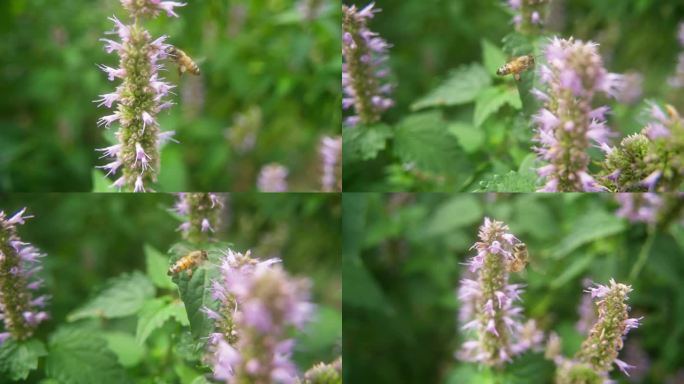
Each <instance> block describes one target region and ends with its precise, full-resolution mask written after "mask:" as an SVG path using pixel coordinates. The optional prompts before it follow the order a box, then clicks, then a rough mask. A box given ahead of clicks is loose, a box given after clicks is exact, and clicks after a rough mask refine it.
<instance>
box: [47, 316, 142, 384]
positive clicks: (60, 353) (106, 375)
mask: <svg viewBox="0 0 684 384" xmlns="http://www.w3.org/2000/svg"><path fill="white" fill-rule="evenodd" d="M49 352H50V353H49V354H48V356H47V361H46V364H45V372H46V373H47V375H48V376H50V377H51V378H54V379H57V380H59V381H60V382H61V383H64V384H92V383H98V384H109V383H112V384H119V383H128V382H130V381H129V379H128V377H127V376H126V371H125V370H124V368H123V367H122V366H121V364H120V363H119V362H118V360H117V357H116V355H115V354H114V353H113V352H112V351H111V350H109V348H108V347H107V342H106V341H105V340H104V339H102V337H100V334H99V333H98V332H97V331H95V330H86V329H82V328H76V327H68V328H60V329H58V330H57V332H55V333H54V334H53V335H52V337H50V343H49Z"/></svg>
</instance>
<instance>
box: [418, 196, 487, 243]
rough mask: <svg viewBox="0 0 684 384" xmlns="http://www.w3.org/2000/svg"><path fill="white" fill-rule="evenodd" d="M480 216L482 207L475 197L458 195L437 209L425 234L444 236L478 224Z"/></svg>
mask: <svg viewBox="0 0 684 384" xmlns="http://www.w3.org/2000/svg"><path fill="white" fill-rule="evenodd" d="M482 214H483V212H482V207H481V205H480V202H479V200H478V199H477V198H475V196H473V195H471V194H459V195H456V196H455V197H452V198H451V199H449V200H447V201H446V202H445V203H443V204H442V205H440V206H439V207H437V209H436V210H435V213H434V215H433V216H432V218H431V219H430V221H429V222H428V223H427V225H426V228H425V232H426V234H428V235H432V236H434V235H441V234H446V233H449V232H451V231H454V230H456V229H458V228H461V227H465V226H467V225H470V224H474V223H476V222H478V221H479V220H480V219H482Z"/></svg>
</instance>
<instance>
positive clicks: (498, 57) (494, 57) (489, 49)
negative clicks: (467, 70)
mask: <svg viewBox="0 0 684 384" xmlns="http://www.w3.org/2000/svg"><path fill="white" fill-rule="evenodd" d="M481 45H482V62H483V64H484V67H485V69H486V70H487V72H488V73H489V74H491V75H492V76H494V74H495V73H496V70H497V69H499V67H501V66H502V65H504V64H505V63H506V61H508V60H507V59H506V54H505V53H503V51H502V50H501V48H499V47H497V46H496V45H494V44H492V43H490V42H489V40H487V39H482V41H481Z"/></svg>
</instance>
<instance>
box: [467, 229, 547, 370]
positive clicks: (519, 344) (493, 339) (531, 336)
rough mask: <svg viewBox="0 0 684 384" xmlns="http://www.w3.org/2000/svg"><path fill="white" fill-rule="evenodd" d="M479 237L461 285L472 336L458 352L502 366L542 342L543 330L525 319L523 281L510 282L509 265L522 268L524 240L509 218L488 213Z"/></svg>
mask: <svg viewBox="0 0 684 384" xmlns="http://www.w3.org/2000/svg"><path fill="white" fill-rule="evenodd" d="M479 237H480V241H479V242H477V243H475V245H474V246H473V248H475V249H476V251H477V254H476V255H475V256H473V257H472V258H471V259H470V260H469V261H468V263H467V264H468V265H469V266H470V268H469V272H468V273H469V274H468V275H467V278H464V279H463V280H461V287H460V288H459V289H458V299H459V301H460V302H461V310H460V312H459V321H460V322H461V324H463V326H462V328H463V329H464V330H469V333H470V336H471V337H470V338H469V340H468V341H466V342H465V343H464V344H463V346H462V348H461V349H460V350H459V351H457V352H456V357H457V358H459V359H461V360H464V361H472V362H479V363H481V364H485V365H488V366H501V365H503V364H504V363H506V362H508V361H510V360H511V358H512V357H513V356H515V355H518V354H520V353H523V352H525V351H526V350H528V349H531V348H537V347H538V346H539V345H540V344H541V342H542V340H543V333H541V332H540V331H539V330H538V329H537V327H536V324H535V322H534V321H529V322H527V323H526V324H524V325H523V323H522V320H523V319H522V315H521V313H522V309H521V308H520V307H518V306H516V305H515V303H516V302H517V301H519V300H520V294H521V292H522V289H521V288H522V287H521V286H520V285H516V284H509V283H508V277H509V271H513V270H516V271H519V270H520V269H519V268H518V267H519V265H518V264H517V263H518V261H519V260H520V259H519V257H518V256H520V255H519V252H520V250H522V249H524V247H525V244H524V243H522V242H521V241H520V240H518V238H517V237H515V236H514V235H513V234H511V233H510V232H509V229H508V226H506V225H505V224H504V223H502V222H500V221H494V220H490V219H489V218H485V219H484V224H483V225H482V226H481V227H480V232H479ZM523 266H524V264H523ZM475 275H476V276H475Z"/></svg>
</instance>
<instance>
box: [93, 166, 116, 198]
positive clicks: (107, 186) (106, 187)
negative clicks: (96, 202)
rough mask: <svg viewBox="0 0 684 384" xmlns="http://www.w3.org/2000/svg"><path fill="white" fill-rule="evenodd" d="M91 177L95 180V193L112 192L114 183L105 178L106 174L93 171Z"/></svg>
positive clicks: (97, 170) (96, 170)
mask: <svg viewBox="0 0 684 384" xmlns="http://www.w3.org/2000/svg"><path fill="white" fill-rule="evenodd" d="M91 175H92V179H93V192H104V193H107V192H112V188H111V185H112V182H111V181H110V180H109V179H108V178H107V176H105V174H104V172H102V171H100V170H99V169H93V171H92V173H91Z"/></svg>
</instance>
